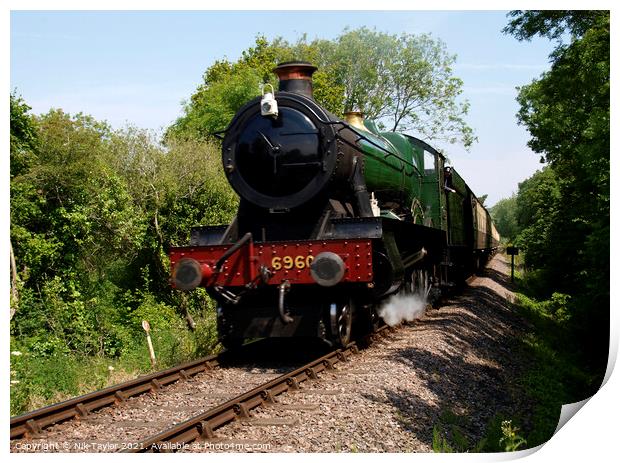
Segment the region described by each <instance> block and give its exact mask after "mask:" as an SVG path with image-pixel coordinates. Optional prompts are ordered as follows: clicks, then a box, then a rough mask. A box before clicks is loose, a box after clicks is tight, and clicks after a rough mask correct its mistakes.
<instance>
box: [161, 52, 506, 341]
mask: <svg viewBox="0 0 620 463" xmlns="http://www.w3.org/2000/svg"><path fill="white" fill-rule="evenodd" d="M316 69H317V68H316V67H314V66H312V65H311V64H310V63H307V62H300V61H297V62H286V63H282V64H280V65H278V66H277V67H276V68H275V69H274V72H275V73H276V74H277V76H278V78H279V88H278V92H267V93H265V94H263V96H261V97H257V98H255V99H253V100H251V101H250V102H248V103H247V104H246V105H245V106H243V107H242V108H241V109H240V110H239V111H238V112H237V114H236V115H235V116H234V118H233V120H232V121H231V123H230V125H229V126H228V128H227V129H226V130H225V131H224V132H223V133H224V136H223V141H222V162H223V166H224V172H225V174H226V177H227V179H228V181H229V183H230V185H231V186H232V188H233V189H234V190H235V191H236V192H237V193H238V195H239V197H240V203H239V209H238V212H237V215H236V217H235V219H234V220H233V222H232V223H230V224H228V225H224V226H200V227H195V228H193V229H192V232H191V238H190V243H189V246H186V247H176V248H172V249H171V250H170V262H171V267H172V278H171V281H172V285H173V286H174V287H175V288H178V289H180V290H192V289H194V288H196V287H198V286H203V287H205V288H206V289H207V291H208V293H209V295H210V296H211V297H213V298H214V299H215V300H216V301H217V324H218V333H219V337H220V341H221V342H222V344H224V346H226V347H228V348H233V347H235V346H238V345H240V344H242V343H243V342H244V340H246V339H249V338H263V337H290V336H311V337H319V338H322V339H324V340H326V341H327V342H329V343H331V344H333V345H346V344H348V343H349V342H350V340H351V338H352V335H353V334H352V333H353V332H355V331H357V332H360V333H361V332H367V331H370V330H372V329H373V327H376V326H377V325H378V324H379V323H380V322H381V320H380V317H379V307H380V306H381V304H382V303H383V302H384V301H385V300H386V299H387V298H388V297H390V296H392V295H395V294H397V293H399V292H405V293H411V294H418V295H420V296H421V297H426V298H427V299H428V300H429V301H430V303H433V302H436V301H437V300H438V298H439V297H440V296H441V294H442V292H445V291H446V290H447V289H449V288H450V287H453V286H455V285H457V284H458V283H459V282H462V281H464V279H465V278H466V277H467V276H468V275H470V274H471V273H473V272H475V271H476V270H477V269H480V268H481V267H482V266H484V264H485V262H486V261H487V259H488V258H489V256H490V255H491V254H492V253H493V252H494V251H495V250H496V249H497V246H498V242H499V235H498V233H497V231H496V229H495V227H494V225H493V222H492V221H491V219H490V216H489V213H488V212H487V211H486V210H485V208H484V207H483V206H482V204H481V203H480V202H479V201H478V199H477V198H476V196H475V195H474V194H473V193H472V191H471V189H470V188H468V186H467V185H466V183H465V182H464V181H463V179H462V178H461V177H460V176H459V174H458V173H457V172H456V171H455V170H454V169H452V168H451V167H449V166H446V165H445V164H446V162H445V161H446V160H445V158H444V156H443V155H442V154H441V153H440V152H438V151H437V150H436V149H434V148H433V147H431V146H430V145H428V144H427V143H425V142H424V141H422V140H419V139H417V138H415V137H412V136H410V135H407V134H403V133H396V132H380V131H379V130H378V128H377V125H376V124H375V123H374V122H373V121H370V120H366V121H364V120H363V119H362V115H361V113H356V112H352V113H347V114H346V115H345V118H344V120H343V119H340V118H338V117H336V116H334V115H333V114H331V113H329V112H328V111H327V110H325V109H324V108H323V107H321V106H320V105H319V104H318V103H317V102H316V101H315V100H314V99H313V95H312V74H313V73H314V72H315V71H316Z"/></svg>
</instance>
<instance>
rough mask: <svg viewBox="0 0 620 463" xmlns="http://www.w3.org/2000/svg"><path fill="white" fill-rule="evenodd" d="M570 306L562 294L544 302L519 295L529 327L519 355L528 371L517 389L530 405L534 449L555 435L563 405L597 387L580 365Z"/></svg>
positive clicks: (529, 439)
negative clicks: (570, 321) (569, 316)
mask: <svg viewBox="0 0 620 463" xmlns="http://www.w3.org/2000/svg"><path fill="white" fill-rule="evenodd" d="M574 304H575V301H573V300H572V299H571V298H570V297H569V296H568V295H565V294H559V293H554V294H553V296H552V297H551V298H550V299H548V300H542V301H538V300H536V299H532V298H531V297H528V296H527V295H525V294H517V305H518V307H519V308H520V313H521V314H522V315H523V316H524V317H525V318H526V319H527V321H528V322H529V324H530V326H531V328H530V330H529V333H528V334H527V335H526V336H524V337H523V338H521V339H520V341H519V342H520V344H519V346H518V355H520V356H521V357H522V358H523V359H527V362H528V363H527V365H528V367H527V368H526V370H525V372H524V373H523V374H522V375H521V377H520V378H519V379H518V384H519V385H520V386H521V387H522V388H523V390H524V391H525V393H526V395H527V397H528V398H529V400H530V401H531V403H532V405H531V408H532V409H531V418H530V420H529V421H530V423H531V424H530V425H529V426H528V429H529V430H528V435H527V442H528V445H529V446H532V447H534V446H537V445H540V444H543V443H544V442H546V441H547V440H548V439H549V438H550V437H551V436H552V435H553V433H554V431H555V429H556V427H557V424H558V419H559V417H560V411H561V407H562V405H563V404H566V403H572V402H577V401H580V400H583V399H584V398H586V397H589V396H591V395H592V394H594V393H595V392H596V389H597V387H598V378H597V375H596V374H593V373H592V372H589V371H588V370H589V368H588V367H587V366H585V365H584V361H583V358H582V355H583V352H582V348H581V346H579V345H576V344H575V342H574V339H575V338H576V335H575V331H574V328H573V327H572V326H571V325H570V324H569V323H567V322H568V321H569V320H568V318H567V315H568V314H570V313H574V307H572V306H573V305H574Z"/></svg>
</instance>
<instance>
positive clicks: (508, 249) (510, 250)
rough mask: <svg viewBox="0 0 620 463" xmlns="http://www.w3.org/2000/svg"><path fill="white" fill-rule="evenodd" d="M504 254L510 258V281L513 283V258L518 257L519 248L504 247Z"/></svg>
mask: <svg viewBox="0 0 620 463" xmlns="http://www.w3.org/2000/svg"><path fill="white" fill-rule="evenodd" d="M506 254H508V255H509V256H510V281H511V282H513V283H514V281H515V256H518V255H519V248H517V247H515V246H508V247H506Z"/></svg>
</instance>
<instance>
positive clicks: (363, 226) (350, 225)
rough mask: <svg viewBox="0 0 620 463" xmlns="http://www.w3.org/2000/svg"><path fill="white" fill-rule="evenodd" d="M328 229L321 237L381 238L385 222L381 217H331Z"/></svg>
mask: <svg viewBox="0 0 620 463" xmlns="http://www.w3.org/2000/svg"><path fill="white" fill-rule="evenodd" d="M329 222H330V223H329V225H328V227H327V230H325V234H324V235H323V236H322V237H321V238H327V239H347V238H351V239H353V238H367V239H372V238H381V236H383V222H382V219H381V218H380V217H357V218H347V219H331V220H330V221H329Z"/></svg>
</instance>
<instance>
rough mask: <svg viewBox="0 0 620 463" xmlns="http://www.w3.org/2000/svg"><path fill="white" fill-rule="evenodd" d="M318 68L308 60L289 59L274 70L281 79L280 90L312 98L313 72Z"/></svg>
mask: <svg viewBox="0 0 620 463" xmlns="http://www.w3.org/2000/svg"><path fill="white" fill-rule="evenodd" d="M316 70H317V67H316V66H313V65H312V64H310V63H308V62H307V61H287V62H285V63H280V64H279V65H278V66H276V67H275V68H274V69H273V72H275V73H276V75H277V76H278V79H279V80H280V85H279V86H278V90H279V91H281V92H292V93H299V94H300V95H303V96H306V97H308V98H312V74H313V73H314V71H316Z"/></svg>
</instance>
